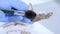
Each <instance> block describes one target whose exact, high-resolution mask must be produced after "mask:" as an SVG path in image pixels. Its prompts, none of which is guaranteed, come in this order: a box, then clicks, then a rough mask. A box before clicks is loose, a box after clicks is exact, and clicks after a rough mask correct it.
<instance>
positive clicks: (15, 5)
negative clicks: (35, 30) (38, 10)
mask: <svg viewBox="0 0 60 34" xmlns="http://www.w3.org/2000/svg"><path fill="white" fill-rule="evenodd" d="M0 8H1V9H9V10H28V9H29V6H28V5H27V4H25V3H24V2H22V0H0ZM0 14H2V18H0V22H15V21H23V22H25V23H29V24H32V21H31V20H30V19H28V18H26V17H23V16H15V15H13V16H10V15H8V16H5V14H4V13H3V12H2V11H0ZM1 19H2V20H1Z"/></svg>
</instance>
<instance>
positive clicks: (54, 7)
mask: <svg viewBox="0 0 60 34" xmlns="http://www.w3.org/2000/svg"><path fill="white" fill-rule="evenodd" d="M23 1H25V0H23ZM26 1H28V0H26ZM26 1H25V2H26ZM26 3H27V4H28V3H32V5H33V6H34V10H35V11H36V12H37V13H39V12H40V13H41V12H42V13H47V12H53V16H51V18H49V19H46V20H41V21H39V23H40V24H42V25H43V26H45V27H46V28H48V29H49V30H51V31H52V32H54V33H55V34H60V0H31V1H29V2H26Z"/></svg>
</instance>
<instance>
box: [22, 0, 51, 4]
mask: <svg viewBox="0 0 60 34" xmlns="http://www.w3.org/2000/svg"><path fill="white" fill-rule="evenodd" d="M22 1H24V2H25V3H27V4H29V3H32V4H33V5H34V4H40V3H45V2H49V1H52V0H22Z"/></svg>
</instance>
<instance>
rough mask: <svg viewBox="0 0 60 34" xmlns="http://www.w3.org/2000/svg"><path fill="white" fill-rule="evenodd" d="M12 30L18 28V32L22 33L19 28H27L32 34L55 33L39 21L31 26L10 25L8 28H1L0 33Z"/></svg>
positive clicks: (3, 33) (4, 33)
mask: <svg viewBox="0 0 60 34" xmlns="http://www.w3.org/2000/svg"><path fill="white" fill-rule="evenodd" d="M12 30H18V33H20V32H19V30H25V31H27V32H31V33H32V34H54V33H53V32H51V31H50V30H48V29H47V28H45V27H44V26H43V25H41V24H40V23H37V22H36V23H34V24H32V26H31V27H30V26H19V25H18V26H9V27H7V28H0V34H6V32H7V31H12ZM14 32H15V31H14ZM14 32H12V33H14ZM14 34H17V32H15V33H14Z"/></svg>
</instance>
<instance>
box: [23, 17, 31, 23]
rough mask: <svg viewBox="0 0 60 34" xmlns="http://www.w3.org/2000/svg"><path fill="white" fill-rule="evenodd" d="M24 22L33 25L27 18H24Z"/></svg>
mask: <svg viewBox="0 0 60 34" xmlns="http://www.w3.org/2000/svg"><path fill="white" fill-rule="evenodd" d="M23 22H25V23H28V24H32V21H31V20H30V19H28V18H26V17H24V18H23Z"/></svg>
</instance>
